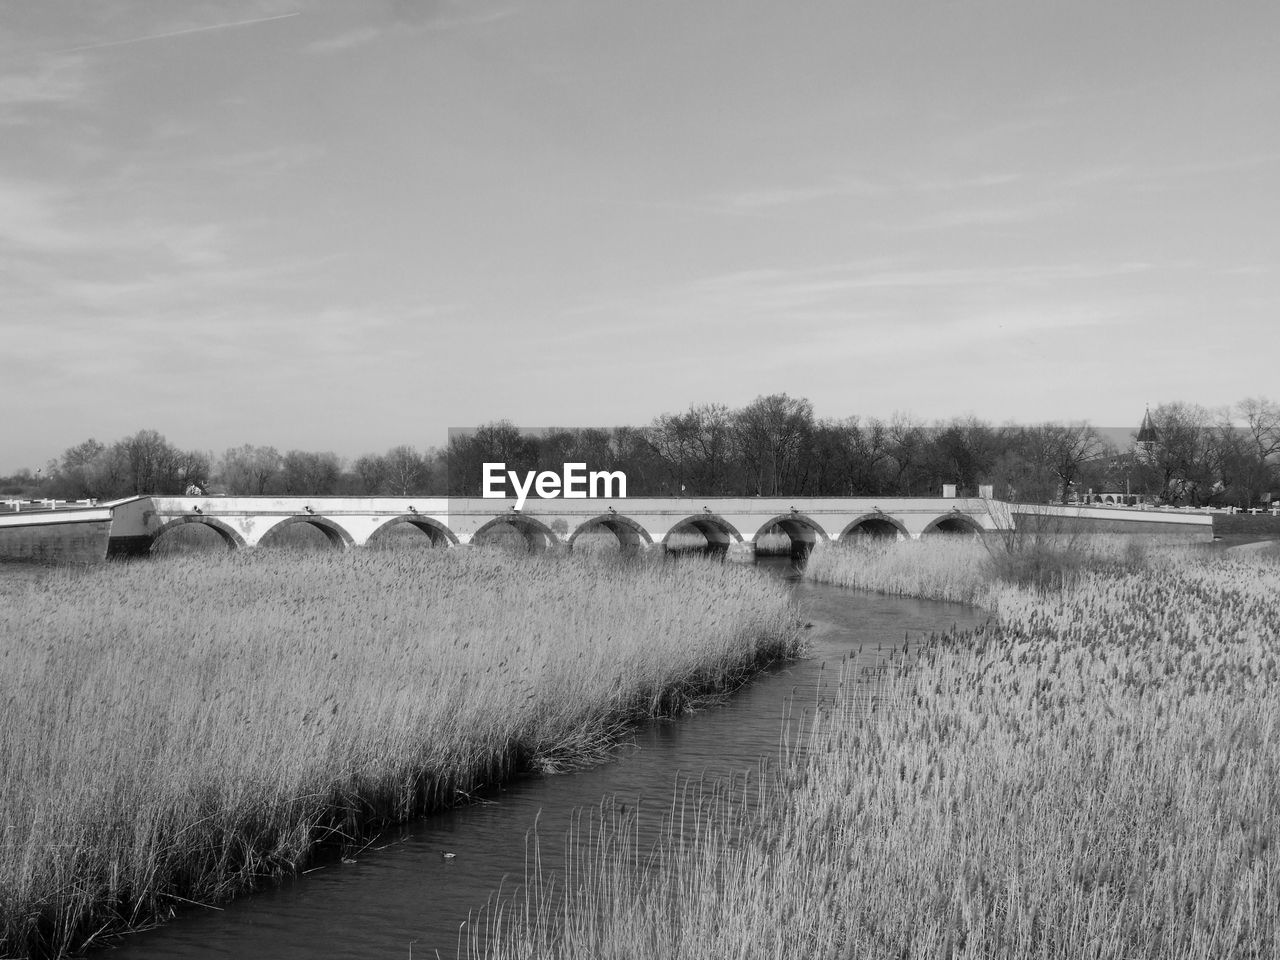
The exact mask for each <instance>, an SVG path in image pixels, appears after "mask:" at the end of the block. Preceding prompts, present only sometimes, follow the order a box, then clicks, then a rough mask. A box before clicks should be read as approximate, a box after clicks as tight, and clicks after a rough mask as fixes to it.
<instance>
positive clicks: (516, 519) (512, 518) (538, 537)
mask: <svg viewBox="0 0 1280 960" xmlns="http://www.w3.org/2000/svg"><path fill="white" fill-rule="evenodd" d="M504 524H505V525H507V526H511V527H515V528H516V532H517V533H519V534H520V535H521V536H522V537H524V542H525V546H527V547H528V548H529V552H530V553H539V552H541V551H543V550H545V549H547V548H548V547H552V546H555V545H556V544H557V543H559V542H560V538H559V537H557V536H556V534H555V531H554V530H552V529H551V528H550V527H549V526H547V525H546V524H545V523H543V522H542V521H541V520H538V519H536V518H534V517H526V516H525V515H524V514H522V513H514V512H513V513H511V514H503V515H500V516H497V517H494V518H493V519H492V520H490V521H489V522H488V523H486V524H484V525H483V526H481V527H480V529H478V530H477V531H476V532H475V533H473V534H472V535H471V542H472V543H477V541H483V540H484V539H485V535H486V534H490V533H493V532H494V531H495V530H497V529H498V528H500V527H501V526H503V525H504Z"/></svg>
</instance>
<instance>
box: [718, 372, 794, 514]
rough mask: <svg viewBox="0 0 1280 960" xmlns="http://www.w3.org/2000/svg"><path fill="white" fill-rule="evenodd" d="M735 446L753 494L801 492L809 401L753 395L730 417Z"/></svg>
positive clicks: (784, 396)
mask: <svg viewBox="0 0 1280 960" xmlns="http://www.w3.org/2000/svg"><path fill="white" fill-rule="evenodd" d="M732 423H733V438H734V441H735V444H734V446H735V449H736V451H737V453H738V456H739V457H740V458H741V461H742V464H743V466H744V467H745V468H746V471H747V474H748V475H749V477H750V483H751V488H752V490H751V492H752V493H754V494H755V495H756V496H773V497H776V496H781V495H784V494H789V493H798V492H801V491H802V489H803V487H804V485H805V479H806V477H805V464H804V461H803V455H804V453H805V452H806V451H807V450H808V449H809V441H810V437H811V436H812V433H813V404H812V403H810V402H809V401H808V400H805V399H799V398H793V397H789V396H787V395H786V394H785V393H775V394H772V395H770V396H767V397H757V398H756V399H755V400H753V401H751V403H749V404H747V405H746V406H745V407H743V408H742V409H741V410H737V411H735V412H734V414H733V417H732Z"/></svg>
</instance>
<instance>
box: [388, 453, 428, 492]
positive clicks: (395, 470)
mask: <svg viewBox="0 0 1280 960" xmlns="http://www.w3.org/2000/svg"><path fill="white" fill-rule="evenodd" d="M382 461H383V463H384V464H385V465H386V481H385V482H386V485H387V487H388V488H389V490H390V492H391V493H392V494H393V495H395V496H399V497H407V496H409V495H410V494H415V493H425V492H426V489H427V481H428V479H429V471H428V467H427V461H426V459H425V458H424V457H423V456H422V454H420V453H418V451H417V450H415V449H413V447H410V446H405V445H401V446H397V447H392V448H391V449H390V450H388V451H387V453H386V455H385V456H384V457H383V458H382Z"/></svg>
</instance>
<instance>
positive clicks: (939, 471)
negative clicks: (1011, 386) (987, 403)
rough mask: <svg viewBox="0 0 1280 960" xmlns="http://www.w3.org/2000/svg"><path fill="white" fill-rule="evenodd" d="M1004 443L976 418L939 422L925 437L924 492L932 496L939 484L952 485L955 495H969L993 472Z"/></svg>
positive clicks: (993, 430)
mask: <svg viewBox="0 0 1280 960" xmlns="http://www.w3.org/2000/svg"><path fill="white" fill-rule="evenodd" d="M1004 445H1005V441H1004V440H1003V438H1002V437H1001V435H1000V433H999V431H997V430H996V429H995V428H994V427H992V426H991V425H990V424H988V423H984V422H983V421H981V420H979V419H977V418H976V417H972V416H970V417H963V418H959V417H958V418H956V419H954V420H950V421H948V422H946V423H940V424H937V425H935V426H934V427H933V429H932V430H931V431H930V432H929V434H928V442H927V445H926V450H927V455H926V456H925V458H924V461H925V463H926V464H927V468H928V477H929V482H928V489H929V491H930V492H932V493H933V494H934V495H935V496H936V495H937V493H938V492H939V491H940V489H941V487H942V485H943V484H947V483H954V484H956V486H957V487H958V492H960V493H963V494H968V495H970V496H973V495H975V494H976V493H977V488H978V486H979V485H980V484H982V483H985V482H987V481H988V480H989V479H990V478H991V475H992V473H993V470H994V468H995V465H996V463H997V461H998V460H999V459H1000V458H1001V453H1002V451H1003V447H1004Z"/></svg>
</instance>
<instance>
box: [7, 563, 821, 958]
mask: <svg viewBox="0 0 1280 960" xmlns="http://www.w3.org/2000/svg"><path fill="white" fill-rule="evenodd" d="M0 577H5V578H6V581H5V583H4V587H3V590H0V593H2V594H3V598H4V603H3V604H0V703H3V704H4V709H3V713H2V714H0V770H3V771H4V777H3V779H2V780H0V812H2V813H3V817H0V955H2V956H29V955H57V954H62V953H66V952H71V951H78V950H80V949H82V947H83V945H84V944H85V943H86V942H87V941H90V940H92V939H93V938H95V937H96V936H98V935H99V934H100V933H101V932H102V931H107V930H115V929H121V928H127V927H129V926H136V925H140V924H145V923H147V922H150V921H151V920H152V919H153V918H155V917H157V916H161V915H163V914H164V913H165V912H166V910H167V909H168V907H169V906H171V905H172V904H173V903H174V902H175V901H178V900H195V901H200V902H206V901H212V900H218V899H222V898H225V897H226V896H228V895H229V894H231V893H233V892H235V891H237V890H239V889H242V888H244V887H246V886H249V885H251V884H253V883H254V882H255V881H258V880H260V879H261V878H263V877H268V876H271V875H274V874H280V873H285V872H289V871H292V870H295V869H297V868H298V867H299V866H300V865H301V864H303V863H304V862H305V861H306V859H307V857H308V856H309V855H310V854H311V853H312V852H313V851H314V849H315V847H316V845H317V844H319V843H324V842H326V841H328V842H331V843H338V844H341V843H355V842H356V841H357V839H358V837H359V836H360V835H361V834H362V832H365V831H368V830H370V829H372V828H373V827H376V826H377V825H378V824H379V823H381V822H385V821H387V820H396V819H403V818H406V817H408V816H410V815H412V814H415V813H419V812H422V811H424V810H426V809H429V808H431V807H433V806H437V805H440V804H449V803H457V802H463V801H465V800H466V799H467V797H468V795H469V794H470V793H471V792H472V791H473V790H475V789H477V788H478V787H479V786H481V785H483V784H485V783H491V782H493V781H495V780H497V779H501V778H504V777H508V776H510V775H513V774H516V773H519V772H520V771H523V770H531V769H533V770H539V769H540V770H554V769H557V768H561V767H572V766H574V765H576V764H581V763H588V762H592V761H594V760H597V759H599V758H600V757H602V756H603V755H605V754H606V753H607V751H608V750H609V748H610V746H611V744H612V743H614V742H615V741H616V738H617V736H618V735H619V734H620V733H621V732H623V731H624V730H625V729H626V726H627V725H628V724H629V723H630V722H632V721H634V720H636V719H638V718H640V717H643V716H647V715H652V714H661V713H670V712H676V711H679V710H681V709H683V708H684V707H685V706H687V705H688V704H689V703H691V702H694V701H696V699H697V698H699V697H702V696H707V695H713V694H714V692H715V691H717V690H723V689H726V688H729V687H731V686H732V685H734V684H736V683H738V682H740V681H741V679H742V678H743V677H744V676H746V675H747V674H748V673H750V672H751V671H753V670H755V669H757V668H758V667H760V666H761V665H762V664H763V663H764V662H766V661H768V660H770V659H775V658H780V657H786V656H791V655H794V654H795V653H796V651H797V648H798V645H799V641H798V633H799V631H798V625H797V623H796V621H795V613H794V611H793V609H792V608H791V606H790V603H789V600H788V596H787V591H786V589H785V587H784V586H783V585H781V584H778V583H771V582H769V581H768V580H766V579H765V578H762V577H760V576H758V575H756V574H754V573H753V572H751V571H750V570H745V569H740V568H737V567H734V566H732V565H723V564H713V563H708V562H705V561H702V560H697V559H688V560H683V561H680V562H678V563H662V562H656V563H655V562H635V561H632V562H623V561H595V562H591V561H589V560H587V559H584V558H577V559H575V558H571V557H570V558H543V559H537V558H528V557H515V556H511V555H509V554H506V553H503V552H501V551H482V550H470V551H462V550H445V551H417V550H414V551H380V552H375V551H352V552H350V553H346V554H323V553H301V554H300V553H297V552H291V551H276V552H273V551H270V550H261V551H257V552H255V553H252V554H245V555H226V554H221V555H216V556H200V557H183V556H178V557H171V558H168V559H153V560H150V561H146V562H142V563H131V564H109V565H103V566H100V567H94V568H90V569H87V570H64V571H52V572H48V573H41V574H39V575H36V576H13V575H7V574H5V573H4V572H3V571H0Z"/></svg>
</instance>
